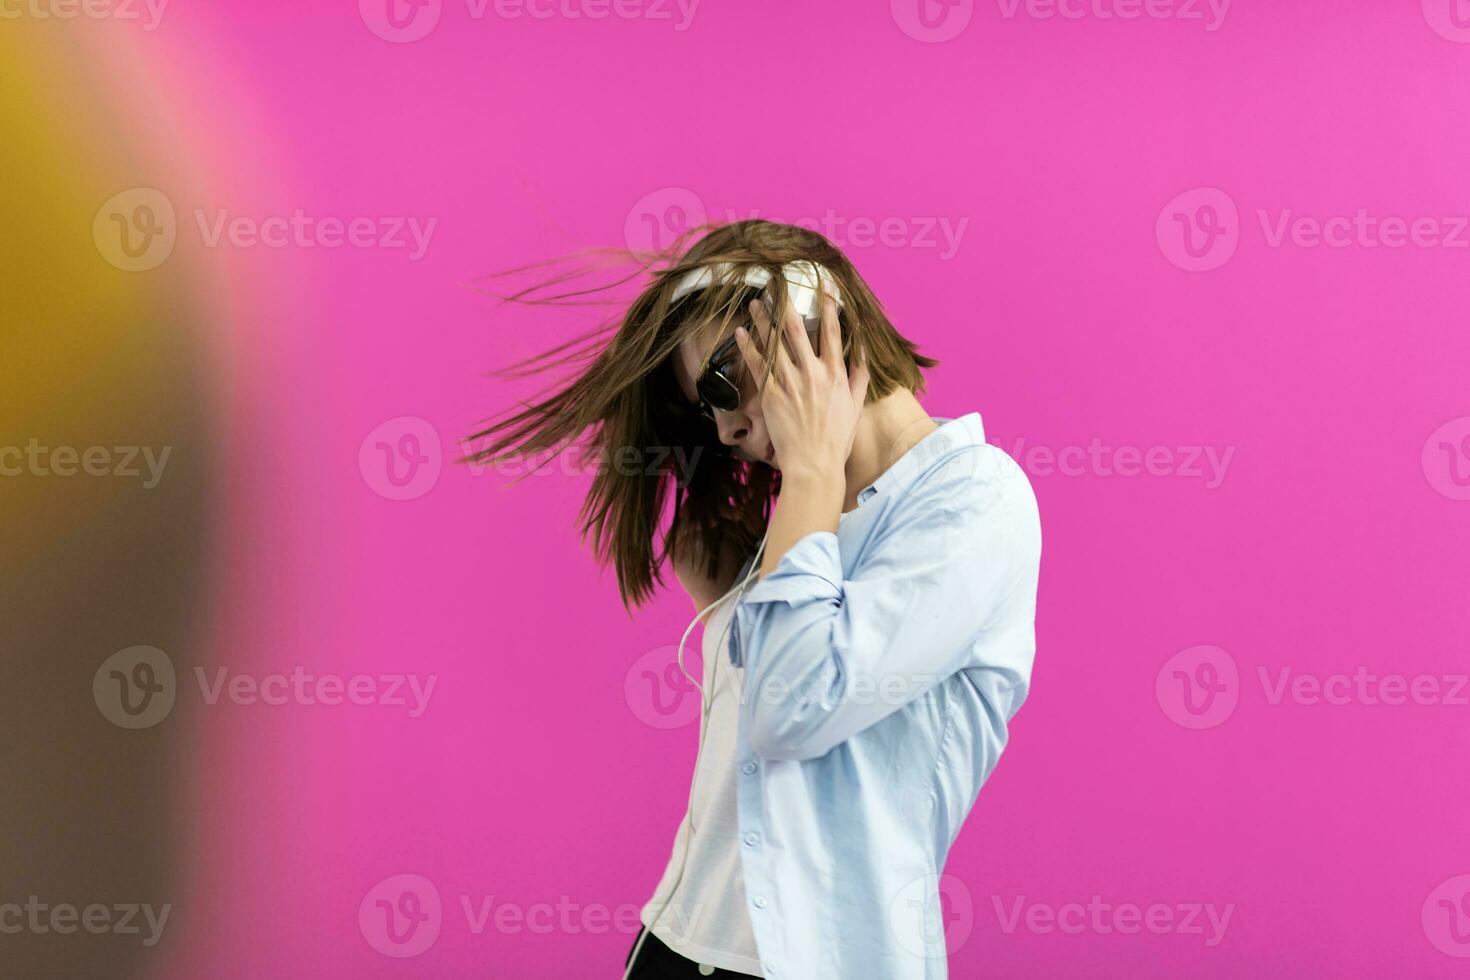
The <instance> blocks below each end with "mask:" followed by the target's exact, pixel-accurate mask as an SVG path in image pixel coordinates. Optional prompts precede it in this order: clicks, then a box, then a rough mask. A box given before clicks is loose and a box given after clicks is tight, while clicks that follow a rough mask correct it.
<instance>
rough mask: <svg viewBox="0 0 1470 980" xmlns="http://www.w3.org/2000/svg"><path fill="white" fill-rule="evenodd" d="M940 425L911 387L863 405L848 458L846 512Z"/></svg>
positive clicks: (844, 506) (844, 505) (843, 506)
mask: <svg viewBox="0 0 1470 980" xmlns="http://www.w3.org/2000/svg"><path fill="white" fill-rule="evenodd" d="M937 428H939V426H938V425H937V424H936V423H935V421H934V420H933V419H932V418H930V417H929V413H928V412H926V411H925V410H924V406H922V405H920V404H919V400H918V399H917V398H915V397H914V393H913V392H912V391H909V390H908V389H907V388H903V387H899V388H895V389H894V390H893V391H891V392H890V393H888V394H887V395H885V396H883V397H882V398H880V399H878V400H877V401H873V402H869V403H868V404H866V405H864V406H863V414H862V417H861V418H860V419H859V420H858V425H857V434H856V435H855V436H854V437H853V441H852V453H851V455H849V456H848V457H847V467H846V471H845V475H846V477H847V497H846V499H845V500H844V501H843V504H842V509H843V511H844V512H846V511H849V510H853V509H855V508H856V507H857V495H858V491H860V490H862V489H863V488H864V487H866V486H869V485H870V484H872V482H873V481H874V480H876V479H878V477H880V476H882V475H883V474H884V473H885V472H886V471H887V470H888V468H889V467H890V466H892V465H893V464H894V463H896V462H898V460H899V457H901V456H902V455H903V454H904V453H906V452H908V451H909V450H910V449H912V448H913V447H914V445H915V444H917V443H918V441H919V440H920V439H923V438H924V437H925V436H927V435H928V434H929V433H931V432H933V431H934V430H935V429H937Z"/></svg>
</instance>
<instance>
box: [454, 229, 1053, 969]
mask: <svg viewBox="0 0 1470 980" xmlns="http://www.w3.org/2000/svg"><path fill="white" fill-rule="evenodd" d="M594 351H595V358H594V359H593V360H592V363H591V364H590V366H588V367H587V368H586V369H585V370H584V371H582V372H581V373H580V374H579V375H578V376H577V377H576V378H575V380H573V381H572V382H571V383H570V384H569V385H568V386H566V387H565V388H563V389H561V390H560V391H558V392H556V393H555V394H553V395H551V396H550V397H548V398H546V399H544V400H542V401H539V402H536V403H534V404H532V405H530V406H529V407H527V408H525V409H524V410H522V411H520V412H518V413H516V414H514V415H512V416H510V417H509V418H507V419H505V420H503V421H501V422H499V423H497V424H496V425H494V426H491V427H490V428H489V429H487V430H485V431H484V432H482V433H479V434H478V435H477V437H476V438H477V439H484V440H488V442H487V443H484V445H485V448H484V449H483V450H482V451H481V452H480V453H478V454H477V456H476V458H477V459H491V460H495V459H503V458H507V457H514V456H517V455H522V454H529V453H534V452H538V451H542V450H548V449H550V450H556V449H560V448H563V447H565V446H566V445H567V444H569V443H570V442H572V441H574V440H576V439H577V438H579V437H581V436H583V435H584V434H590V439H591V442H592V448H593V449H594V450H595V451H596V452H598V453H599V454H600V455H599V458H601V459H604V460H613V459H617V460H620V461H626V460H627V459H629V458H630V447H631V450H633V451H634V452H632V453H631V455H639V454H646V458H647V459H648V460H650V461H651V463H650V465H649V466H644V467H638V466H633V467H630V466H626V465H618V466H609V465H604V466H601V467H599V468H598V470H597V474H596V477H595V479H594V482H593V485H592V488H591V490H590V492H589V494H588V497H587V500H586V502H585V505H584V510H583V518H584V530H585V531H586V532H587V533H588V534H590V535H591V537H592V539H593V542H594V545H595V549H596V551H597V553H598V555H599V556H600V557H602V558H603V559H604V560H610V561H611V562H612V564H613V565H614V567H615V568H616V570H617V576H618V584H619V589H620V591H621V593H622V597H623V601H624V603H625V604H627V605H630V606H631V605H635V604H637V603H639V602H641V601H643V600H644V599H646V598H648V596H649V595H650V594H651V593H652V591H653V589H654V587H655V585H656V584H657V583H659V582H660V581H661V577H660V570H661V568H662V566H663V563H664V561H665V560H668V561H670V562H671V563H672V566H673V569H674V571H675V574H676V576H677V578H678V580H679V582H680V584H681V585H682V586H683V587H684V589H685V590H686V591H687V592H688V593H689V595H690V597H691V598H692V599H693V601H694V605H695V607H696V609H698V610H700V615H701V616H702V615H706V614H709V613H711V612H713V617H712V618H711V620H710V622H709V624H708V625H707V627H706V629H705V633H704V644H705V646H704V665H705V667H704V684H703V685H702V692H701V693H702V694H703V696H704V709H705V710H704V712H703V715H702V722H701V732H700V752H699V756H698V759H697V761H696V763H695V775H694V780H693V783H692V787H691V791H690V803H689V809H688V811H687V813H686V819H685V821H684V823H683V824H682V825H681V826H680V829H679V832H678V834H677V836H676V839H675V843H674V850H673V854H672V856H671V858H670V862H669V865H668V868H667V869H666V870H665V873H664V875H663V879H662V880H661V881H660V883H659V886H658V888H657V889H655V892H654V895H653V897H652V899H650V901H649V902H648V904H647V905H646V906H645V907H644V908H643V910H642V921H643V925H644V928H643V930H641V931H640V933H639V935H638V937H637V939H636V940H635V942H634V944H633V947H632V949H631V950H630V951H629V955H628V958H627V961H626V963H625V975H626V976H628V977H640V978H652V977H671V978H672V977H698V976H711V975H713V976H723V977H738V976H763V977H790V978H794V980H796V978H799V980H812V978H829V977H831V978H854V977H855V978H906V980H907V978H921V977H922V978H935V977H943V976H945V975H946V964H945V945H944V934H943V921H942V918H941V916H940V910H939V894H938V883H939V874H940V872H941V870H942V869H943V866H944V860H945V855H946V854H947V852H948V850H949V847H950V845H951V843H952V842H953V840H954V838H955V835H956V834H957V833H958V831H959V828H960V826H961V824H962V823H963V821H964V819H965V817H966V815H967V814H968V813H969V810H970V807H971V805H972V804H973V803H974V800H975V798H976V794H977V793H978V792H979V789H980V786H981V785H982V784H983V783H984V781H985V779H986V778H987V777H988V776H989V774H990V772H991V771H992V769H993V768H994V766H995V763H996V761H997V759H998V757H999V755H1000V752H1001V750H1002V749H1003V748H1004V746H1005V743H1006V739H1007V734H1008V727H1007V726H1008V723H1009V720H1010V719H1011V717H1012V716H1013V715H1014V714H1015V712H1016V711H1017V709H1018V708H1019V707H1020V705H1021V703H1022V701H1023V700H1024V699H1025V697H1026V692H1027V689H1028V685H1029V681H1030V674H1031V664H1032V658H1033V654H1034V648H1035V642H1034V630H1033V626H1034V619H1035V601H1036V585H1037V569H1038V563H1039V558H1040V528H1039V523H1038V518H1037V512H1036V502H1035V498H1034V496H1033V494H1032V492H1031V488H1030V485H1029V483H1028V482H1027V480H1026V477H1025V475H1024V474H1023V472H1022V471H1021V469H1020V468H1019V467H1018V466H1017V465H1016V464H1015V463H1014V462H1012V461H1011V460H1010V459H1009V457H1007V456H1005V455H1004V454H1003V453H1001V452H1000V451H999V450H997V449H995V448H994V447H991V446H989V445H987V443H986V441H985V434H984V431H983V429H982V426H981V421H980V416H979V415H978V414H975V413H971V414H968V415H964V416H962V417H959V418H955V419H943V418H932V417H930V415H929V414H928V413H927V412H926V411H925V410H924V409H923V407H922V406H921V405H920V404H919V401H918V399H917V398H916V392H919V391H921V390H922V382H923V378H922V375H921V373H920V371H921V369H922V368H929V367H933V366H934V365H935V362H934V361H933V360H931V359H929V358H927V357H924V356H923V355H921V354H919V353H918V351H917V349H916V348H915V346H914V345H913V344H912V343H910V342H909V341H908V340H906V339H905V338H904V337H902V336H901V335H900V334H899V333H898V331H897V330H895V329H894V327H893V325H892V324H891V323H890V322H889V321H888V318H887V317H886V316H885V315H884V313H883V310H882V307H881V306H880V305H879V303H878V301H877V299H876V298H875V297H874V296H873V294H872V292H871V291H870V290H869V289H868V286H867V284H866V283H865V282H864V281H863V280H862V278H861V277H860V276H859V275H858V274H857V271H856V270H855V269H854V268H853V266H852V264H851V263H850V262H849V261H848V260H847V259H846V257H845V256H843V255H842V253H841V252H839V251H838V250H837V249H836V248H835V247H834V246H833V245H832V244H831V243H830V242H828V241H827V240H826V239H825V238H823V237H822V236H820V235H818V234H816V233H814V232H810V231H806V230H804V229H801V228H795V227H791V226H786V225H779V224H774V223H771V222H765V221H747V222H740V223H737V224H732V225H729V226H725V227H721V228H717V229H715V230H713V231H710V232H709V233H708V234H706V235H705V236H704V237H703V238H702V239H701V240H700V241H699V242H698V243H697V244H696V245H695V246H694V247H693V248H691V249H689V251H688V252H687V253H685V254H683V255H682V256H680V257H678V258H677V259H676V260H674V261H672V262H671V263H670V264H669V265H668V267H667V268H665V269H663V270H662V271H660V272H658V273H656V274H655V276H654V278H653V281H652V283H651V284H650V285H649V286H648V287H647V288H646V289H645V290H644V291H643V292H642V293H641V294H640V295H639V296H638V297H637V299H636V300H635V301H633V302H632V304H631V305H630V307H629V308H628V310H627V312H626V314H625V315H624V316H623V317H622V320H621V323H620V324H619V325H618V327H617V330H616V333H615V334H614V335H613V337H612V338H611V340H610V342H608V343H606V344H605V345H599V346H598V347H596V348H595V349H594ZM681 459H682V460H693V461H694V462H693V466H692V467H685V468H681V467H679V466H677V465H676V461H677V460H681ZM665 525H666V529H664V528H665ZM698 618H699V617H698V616H697V617H696V619H698ZM692 626H693V624H692V623H691V627H692ZM687 635H688V634H687V632H686V637H687ZM681 653H682V645H681ZM681 667H682V656H681Z"/></svg>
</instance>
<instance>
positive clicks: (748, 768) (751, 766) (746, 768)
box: [740, 762, 756, 776]
mask: <svg viewBox="0 0 1470 980" xmlns="http://www.w3.org/2000/svg"><path fill="white" fill-rule="evenodd" d="M755 770H756V765H755V763H754V762H747V763H746V764H745V765H743V766H741V767H740V771H741V772H743V773H745V774H746V775H747V776H749V775H750V774H751V773H753V772H755Z"/></svg>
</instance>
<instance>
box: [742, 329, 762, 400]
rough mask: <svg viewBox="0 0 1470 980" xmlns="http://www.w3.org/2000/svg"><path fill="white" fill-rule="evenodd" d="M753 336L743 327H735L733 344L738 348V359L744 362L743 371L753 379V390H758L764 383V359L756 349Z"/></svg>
mask: <svg viewBox="0 0 1470 980" xmlns="http://www.w3.org/2000/svg"><path fill="white" fill-rule="evenodd" d="M755 343H756V342H755V338H754V337H752V336H751V335H750V332H749V331H747V330H746V329H745V328H744V327H739V326H737V327H736V328H735V346H736V347H738V348H740V360H741V362H742V363H744V364H745V373H746V375H747V376H748V377H750V378H752V379H754V381H755V390H756V391H760V390H761V388H762V387H763V386H764V385H765V383H766V377H765V359H764V358H763V357H761V354H760V351H759V350H757V349H756V346H755Z"/></svg>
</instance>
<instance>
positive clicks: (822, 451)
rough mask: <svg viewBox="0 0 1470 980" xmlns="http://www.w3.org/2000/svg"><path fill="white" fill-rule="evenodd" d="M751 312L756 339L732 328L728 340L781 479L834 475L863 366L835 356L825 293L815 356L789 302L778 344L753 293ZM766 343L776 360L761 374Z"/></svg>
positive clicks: (836, 342) (833, 308) (857, 404)
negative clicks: (749, 384) (746, 377)
mask: <svg viewBox="0 0 1470 980" xmlns="http://www.w3.org/2000/svg"><path fill="white" fill-rule="evenodd" d="M750 313H751V317H752V319H754V320H755V324H756V329H757V331H758V333H759V334H760V338H759V340H757V339H756V338H753V337H751V335H750V334H749V333H748V332H747V331H746V330H745V329H744V328H742V327H737V328H736V329H735V342H736V343H737V344H738V345H739V347H740V353H741V355H742V356H743V357H744V358H745V367H746V370H747V371H748V372H749V374H750V377H751V378H753V379H755V383H756V387H757V390H758V391H759V392H760V400H761V414H762V416H764V418H765V421H766V431H767V433H768V434H769V435H770V438H771V445H772V446H774V447H775V450H776V462H777V464H778V465H779V467H780V469H781V480H782V484H783V485H785V484H787V483H788V482H789V481H790V480H791V479H792V478H793V477H796V478H801V477H804V476H813V477H822V478H826V479H830V478H832V477H833V476H836V477H837V478H839V479H840V478H841V477H842V473H843V470H844V468H845V466H846V464H847V457H848V456H849V455H850V454H851V453H852V443H853V438H854V436H856V434H857V423H858V418H859V417H860V416H861V415H862V411H863V402H864V400H865V399H866V398H867V394H868V367H867V364H866V363H865V362H859V363H857V364H855V365H853V367H852V369H851V370H850V371H849V370H848V368H847V366H846V365H844V364H843V363H842V335H841V330H840V328H839V326H838V321H837V304H836V302H834V301H833V299H832V294H831V293H830V292H828V291H827V290H826V289H823V291H822V331H821V338H822V343H821V348H822V353H821V356H818V355H817V354H816V352H815V351H813V350H812V344H811V340H810V339H809V338H808V337H807V334H806V328H805V327H804V326H803V325H802V322H801V318H800V317H799V316H798V315H797V314H796V311H795V310H792V309H788V311H787V316H786V320H785V322H784V323H782V324H781V334H782V335H783V336H784V337H785V341H786V342H785V343H779V342H778V338H777V336H776V332H775V331H774V330H773V329H772V327H771V319H770V317H769V315H767V313H766V307H765V304H764V303H762V302H761V301H760V300H752V301H751V304H750ZM773 343H774V344H775V345H776V354H775V364H774V365H773V367H772V369H771V373H770V375H769V376H767V374H766V361H765V351H766V350H767V349H769V347H770V345H771V344H773Z"/></svg>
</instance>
